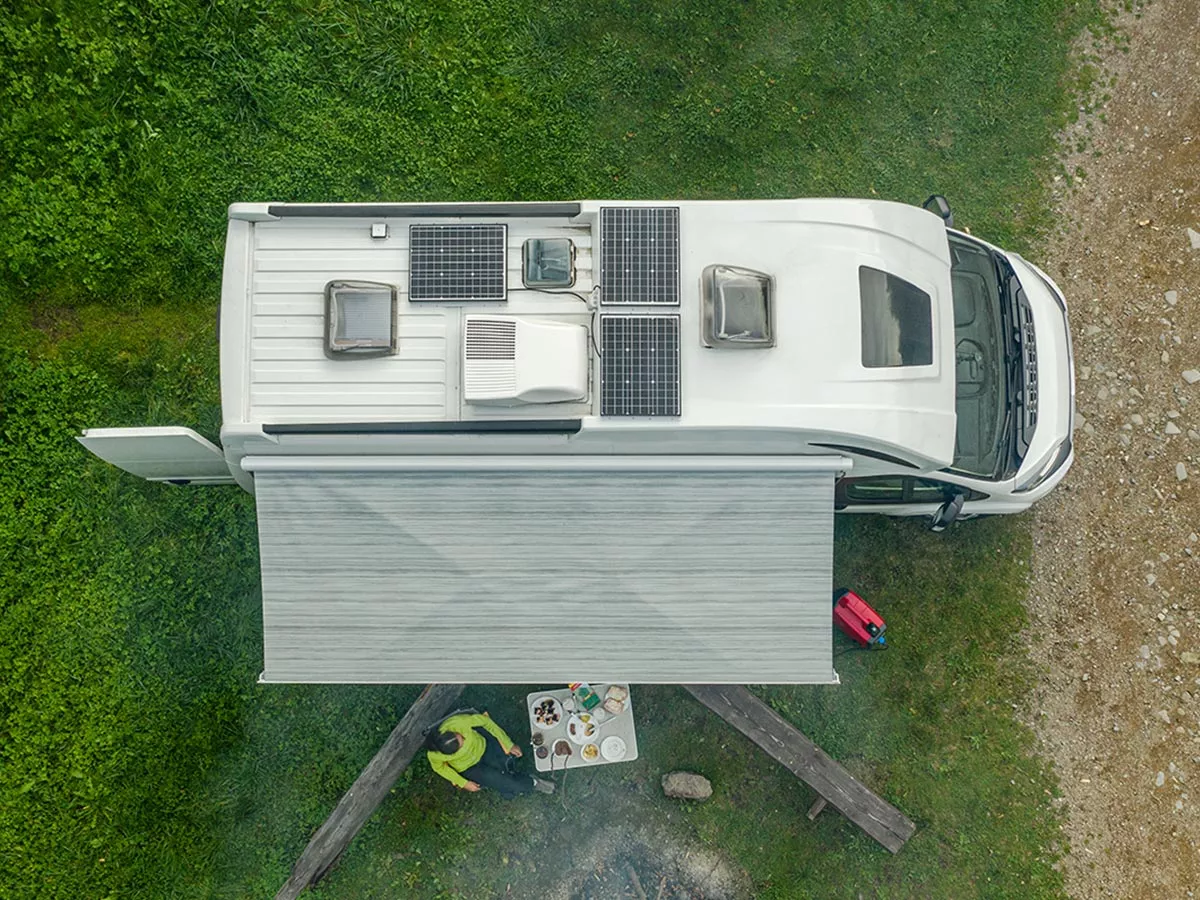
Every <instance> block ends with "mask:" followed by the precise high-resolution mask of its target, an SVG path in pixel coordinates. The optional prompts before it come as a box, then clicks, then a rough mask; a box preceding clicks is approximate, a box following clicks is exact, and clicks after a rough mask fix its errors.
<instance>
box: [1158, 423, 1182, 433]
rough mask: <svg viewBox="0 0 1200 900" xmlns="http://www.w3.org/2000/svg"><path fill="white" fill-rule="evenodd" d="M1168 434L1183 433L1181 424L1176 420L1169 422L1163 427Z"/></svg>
mask: <svg viewBox="0 0 1200 900" xmlns="http://www.w3.org/2000/svg"><path fill="white" fill-rule="evenodd" d="M1163 431H1165V432H1166V433H1167V434H1183V432H1182V431H1181V430H1180V428H1179V426H1178V425H1176V424H1175V423H1174V422H1168V423H1167V427H1166V428H1164V429H1163Z"/></svg>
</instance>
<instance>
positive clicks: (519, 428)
mask: <svg viewBox="0 0 1200 900" xmlns="http://www.w3.org/2000/svg"><path fill="white" fill-rule="evenodd" d="M582 427H583V420H582V419H504V420H485V421H478V422H314V423H312V424H308V425H305V424H296V423H292V422H288V423H282V424H276V425H264V426H263V432H264V433H265V434H576V433H578V431H579V429H580V428H582Z"/></svg>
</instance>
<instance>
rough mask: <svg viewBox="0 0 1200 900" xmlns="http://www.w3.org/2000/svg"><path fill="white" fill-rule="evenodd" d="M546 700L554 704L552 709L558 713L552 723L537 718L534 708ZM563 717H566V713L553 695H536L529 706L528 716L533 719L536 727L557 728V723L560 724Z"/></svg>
mask: <svg viewBox="0 0 1200 900" xmlns="http://www.w3.org/2000/svg"><path fill="white" fill-rule="evenodd" d="M547 700H549V701H550V702H551V703H553V704H554V707H553V711H554V712H555V713H557V714H558V720H557V721H555V722H553V723H551V722H542V721H539V720H538V716H537V712H536V710H537V708H538V707H539V706H541V705H542V704H543V703H545V702H546V701H547ZM565 717H566V713H564V712H563V708H562V704H561V703H559V702H558V700H556V699H555V698H554V697H538V698H537V699H536V700H534V701H533V703H532V704H530V706H529V718H530V719H532V720H533V724H534V725H536V726H537V727H538V728H542V729H548V728H557V727H558V726H559V725H561V724H562V723H563V719H564V718H565Z"/></svg>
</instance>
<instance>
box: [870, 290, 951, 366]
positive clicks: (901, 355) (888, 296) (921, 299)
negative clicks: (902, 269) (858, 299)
mask: <svg viewBox="0 0 1200 900" xmlns="http://www.w3.org/2000/svg"><path fill="white" fill-rule="evenodd" d="M858 286H859V290H860V291H861V295H862V363H863V365H864V366H866V367H867V368H871V369H877V368H881V367H886V366H929V365H933V313H932V302H931V300H930V298H929V295H928V294H927V293H925V292H924V291H923V290H921V289H920V288H919V287H917V286H916V285H915V284H909V283H908V282H907V281H905V280H904V279H903V278H897V277H896V276H895V275H892V274H890V273H888V272H882V271H880V270H879V269H872V268H871V267H870V266H860V267H859V270H858Z"/></svg>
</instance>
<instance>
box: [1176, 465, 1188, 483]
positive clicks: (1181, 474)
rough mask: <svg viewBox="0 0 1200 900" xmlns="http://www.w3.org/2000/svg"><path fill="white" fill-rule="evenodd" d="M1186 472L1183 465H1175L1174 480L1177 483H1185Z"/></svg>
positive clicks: (1185, 467)
mask: <svg viewBox="0 0 1200 900" xmlns="http://www.w3.org/2000/svg"><path fill="white" fill-rule="evenodd" d="M1187 477H1188V470H1187V466H1185V465H1184V464H1183V463H1181V462H1180V463H1175V479H1176V480H1177V481H1187Z"/></svg>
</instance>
